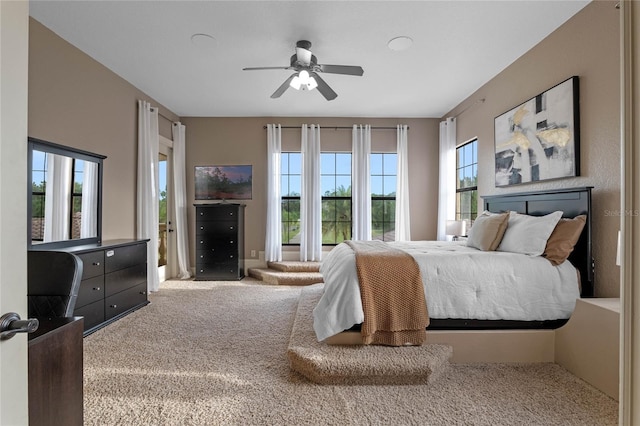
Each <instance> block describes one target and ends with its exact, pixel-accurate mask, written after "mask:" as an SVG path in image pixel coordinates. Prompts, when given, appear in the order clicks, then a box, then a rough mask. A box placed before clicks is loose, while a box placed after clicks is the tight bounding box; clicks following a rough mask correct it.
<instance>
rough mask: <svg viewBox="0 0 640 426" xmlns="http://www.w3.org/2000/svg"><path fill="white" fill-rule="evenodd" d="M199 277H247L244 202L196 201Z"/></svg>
mask: <svg viewBox="0 0 640 426" xmlns="http://www.w3.org/2000/svg"><path fill="white" fill-rule="evenodd" d="M195 206H196V239H195V240H196V277H195V279H196V280H241V279H242V278H244V209H245V205H244V204H231V203H220V204H196V205H195Z"/></svg>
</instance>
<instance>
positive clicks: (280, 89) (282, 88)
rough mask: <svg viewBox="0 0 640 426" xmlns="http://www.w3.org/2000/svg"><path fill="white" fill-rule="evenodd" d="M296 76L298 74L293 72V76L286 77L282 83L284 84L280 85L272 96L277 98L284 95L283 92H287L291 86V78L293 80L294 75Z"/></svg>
mask: <svg viewBox="0 0 640 426" xmlns="http://www.w3.org/2000/svg"><path fill="white" fill-rule="evenodd" d="M295 76H296V73H293V74H291V77H289V78H288V79H286V80H285V81H284V83H282V85H281V86H280V87H278V89H277V90H276V91H275V92H273V95H271V98H272V99H276V98H279V97H280V96H282V94H283V93H284V92H286V91H287V89H288V88H289V83H291V80H293V77H295Z"/></svg>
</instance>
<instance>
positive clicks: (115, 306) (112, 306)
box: [109, 305, 118, 308]
mask: <svg viewBox="0 0 640 426" xmlns="http://www.w3.org/2000/svg"><path fill="white" fill-rule="evenodd" d="M109 307H110V308H117V307H118V305H111V306H109Z"/></svg>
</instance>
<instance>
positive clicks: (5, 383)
mask: <svg viewBox="0 0 640 426" xmlns="http://www.w3.org/2000/svg"><path fill="white" fill-rule="evenodd" d="M0 40H2V43H0V93H2V99H1V101H2V108H0V235H1V236H2V238H0V315H3V314H6V313H9V312H15V313H17V314H18V315H20V317H21V318H22V319H26V316H27V220H26V217H27V76H28V61H27V58H28V53H29V50H28V49H29V46H28V40H29V3H28V2H26V1H0ZM27 386H28V383H27V335H26V334H22V333H21V334H16V335H15V336H14V337H12V338H11V339H8V340H0V395H2V398H0V424H2V425H24V424H27V422H28V409H27V398H28V387H27Z"/></svg>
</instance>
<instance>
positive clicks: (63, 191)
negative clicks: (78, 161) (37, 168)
mask: <svg viewBox="0 0 640 426" xmlns="http://www.w3.org/2000/svg"><path fill="white" fill-rule="evenodd" d="M72 167H73V159H72V158H70V157H66V156H64V155H56V154H47V177H46V179H47V180H46V188H45V195H44V237H43V241H44V242H45V243H46V242H49V241H58V240H68V239H69V237H70V236H69V217H70V214H71V211H70V205H71V203H70V201H71V180H72V176H71V171H72Z"/></svg>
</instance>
